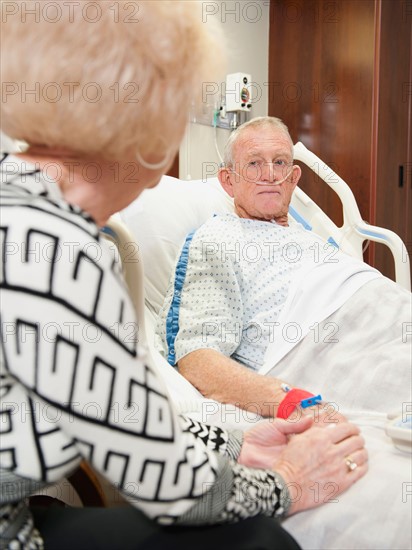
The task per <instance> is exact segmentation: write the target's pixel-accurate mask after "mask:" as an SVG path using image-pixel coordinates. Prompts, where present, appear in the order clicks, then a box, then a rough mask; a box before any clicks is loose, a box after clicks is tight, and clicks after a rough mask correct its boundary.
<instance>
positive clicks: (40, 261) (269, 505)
mask: <svg viewBox="0 0 412 550" xmlns="http://www.w3.org/2000/svg"><path fill="white" fill-rule="evenodd" d="M0 159H1V160H0V162H1V165H0V168H1V195H2V197H1V201H2V203H1V223H0V235H1V259H2V263H1V275H0V278H1V281H0V282H1V331H2V338H1V343H2V355H1V371H0V376H1V379H0V382H1V389H0V395H1V407H0V468H1V473H2V477H1V492H0V506H2V507H1V508H0V537H1V540H2V545H4V546H5V547H7V545H8V544H11V542H12V541H14V542H13V544H14V546H13V548H17V547H19V546H18V545H19V544H20V547H22V548H23V547H29V545H30V547H41V544H42V542H41V536H39V535H38V533H37V532H36V530H35V529H34V528H33V525H32V521H31V518H30V513H29V511H28V510H27V509H26V508H25V506H24V498H25V497H26V496H28V495H29V494H30V493H31V492H33V491H34V490H35V489H38V488H39V487H41V486H44V485H47V484H49V483H53V482H56V481H57V480H59V479H61V478H63V477H65V476H66V475H67V474H69V473H70V472H72V471H73V470H74V469H75V468H76V467H77V466H78V464H79V463H80V461H81V460H82V459H86V460H88V461H89V462H90V463H91V464H92V466H93V467H94V468H95V469H96V470H97V471H99V472H101V473H102V474H103V475H104V476H105V477H106V478H107V479H109V480H110V481H111V482H112V483H113V484H115V485H116V486H117V487H118V488H119V489H120V491H121V492H122V493H123V494H124V496H125V497H126V498H127V499H128V500H130V502H131V503H132V504H133V505H135V506H137V507H138V508H139V509H141V510H142V511H143V512H144V513H145V514H146V515H147V516H149V517H151V518H153V519H155V520H156V521H158V522H160V523H163V524H171V523H181V524H191V523H192V524H193V523H198V524H199V523H212V522H226V521H236V520H238V519H240V518H246V517H250V516H254V515H256V514H259V513H262V514H265V515H269V516H281V515H282V514H283V513H284V512H285V510H286V508H287V506H288V503H289V493H288V490H287V487H285V484H284V482H283V480H282V479H281V477H280V476H278V475H277V474H275V473H273V472H269V471H264V470H253V469H248V468H245V467H243V466H241V465H238V464H237V463H236V462H235V460H236V458H237V456H238V454H239V452H240V446H241V434H240V432H238V433H237V432H233V433H228V432H226V431H225V430H222V429H220V428H215V427H209V426H206V425H201V424H199V423H198V422H194V421H192V420H190V419H189V418H185V417H183V416H179V415H178V414H176V412H175V410H174V408H173V405H172V404H171V402H170V401H169V398H168V396H167V393H166V391H165V388H164V384H163V382H162V380H161V378H159V376H158V375H157V372H156V370H155V368H153V367H152V366H151V365H150V364H149V362H148V360H147V357H146V356H145V352H144V348H143V347H142V346H139V345H138V324H137V323H136V319H135V314H134V309H133V305H132V303H131V300H130V298H129V296H128V293H127V289H126V286H125V283H124V281H123V278H122V276H121V274H120V272H119V268H118V266H117V264H116V263H115V262H114V260H113V255H112V254H111V253H110V250H109V249H108V248H107V244H106V243H105V242H104V240H102V238H101V236H100V234H99V228H98V227H97V226H96V224H95V223H94V221H93V220H92V219H91V218H90V217H89V216H88V215H87V214H85V213H84V212H83V211H81V210H80V209H79V208H77V207H73V206H71V205H69V204H68V203H67V202H65V201H64V199H63V197H62V195H61V193H60V190H59V188H58V186H57V185H56V183H55V182H54V181H52V180H51V179H50V178H49V177H48V176H47V173H45V172H40V170H38V169H36V166H33V165H31V164H28V163H26V162H24V161H23V160H21V159H19V158H18V157H15V156H11V155H8V154H6V153H2V155H1V157H0ZM251 487H253V491H252V493H250V491H251ZM25 545H26V546H25ZM36 545H37V546H36Z"/></svg>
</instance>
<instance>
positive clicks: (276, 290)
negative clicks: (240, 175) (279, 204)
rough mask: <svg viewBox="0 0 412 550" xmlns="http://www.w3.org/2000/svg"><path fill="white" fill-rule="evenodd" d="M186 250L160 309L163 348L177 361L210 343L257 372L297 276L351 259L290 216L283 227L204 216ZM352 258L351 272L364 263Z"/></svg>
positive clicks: (247, 220) (160, 335) (165, 352)
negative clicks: (180, 286)
mask: <svg viewBox="0 0 412 550" xmlns="http://www.w3.org/2000/svg"><path fill="white" fill-rule="evenodd" d="M186 248H187V250H186V251H185V247H184V249H183V252H182V254H181V255H180V259H179V262H178V265H177V269H176V274H175V275H174V276H173V277H172V280H171V282H170V285H169V289H168V292H167V296H166V300H165V303H164V306H163V308H162V310H161V312H160V315H159V320H158V327H157V334H158V337H159V338H158V345H159V347H160V349H161V351H162V353H164V355H165V356H166V357H168V358H169V359H168V360H169V362H170V363H172V364H176V363H177V362H178V361H179V359H181V358H182V357H184V356H185V355H187V354H188V353H190V352H192V351H195V350H197V349H202V348H211V349H214V350H217V351H220V352H221V353H223V354H224V355H226V356H231V357H232V358H233V359H235V360H236V361H239V362H240V363H243V364H245V365H247V366H249V367H251V368H252V369H254V370H257V369H258V368H259V367H260V365H262V363H263V359H264V356H265V352H266V348H267V346H268V343H269V342H271V341H272V340H273V335H274V329H275V327H276V325H277V324H279V323H278V319H279V316H280V314H281V312H282V309H283V308H284V306H285V304H286V303H287V299H288V294H289V291H290V289H291V287H293V284H294V282H296V280H299V278H302V277H303V278H304V277H305V274H306V273H309V272H313V268H314V267H316V266H319V265H321V264H325V263H329V264H331V266H329V267H332V268H333V265H336V270H339V269H340V267H341V265H342V263H347V261H348V259H349V257H348V256H346V255H345V254H342V253H341V252H339V251H338V249H337V248H336V247H335V246H333V245H332V244H330V243H327V242H325V241H324V240H323V239H321V238H320V237H319V236H318V235H316V234H314V233H313V232H310V231H307V230H305V229H304V228H303V227H302V226H301V225H300V224H298V223H296V222H294V221H292V222H291V223H290V225H289V226H288V227H284V226H281V225H278V224H276V223H272V222H265V221H256V220H249V219H243V218H239V217H237V216H236V215H234V214H226V215H222V216H215V217H214V218H212V219H210V220H209V221H207V222H206V223H205V224H204V225H202V226H201V227H200V228H199V229H198V230H197V231H196V232H195V233H194V235H193V237H192V239H191V242H189V241H187V243H186ZM187 252H188V255H187V258H186V259H185V254H186V253H187ZM185 262H186V263H187V266H186V272H185V273H184V270H183V274H182V271H181V268H182V266H183V267H184V265H185ZM350 262H354V266H355V267H354V272H355V273H356V271H357V270H359V265H362V266H365V264H363V263H361V262H359V261H357V260H353V259H350ZM365 267H366V266H365ZM362 269H363V268H361V270H362ZM183 278H184V282H183V284H182V289H181V291H180V290H179V281H180V282H181V283H182V281H183ZM171 306H172V309H174V310H175V313H174V319H172V315H171ZM171 324H172V325H174V331H175V334H174V335H173V334H172V333H173V330H171V328H170V326H171Z"/></svg>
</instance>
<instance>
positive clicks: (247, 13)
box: [179, 0, 269, 179]
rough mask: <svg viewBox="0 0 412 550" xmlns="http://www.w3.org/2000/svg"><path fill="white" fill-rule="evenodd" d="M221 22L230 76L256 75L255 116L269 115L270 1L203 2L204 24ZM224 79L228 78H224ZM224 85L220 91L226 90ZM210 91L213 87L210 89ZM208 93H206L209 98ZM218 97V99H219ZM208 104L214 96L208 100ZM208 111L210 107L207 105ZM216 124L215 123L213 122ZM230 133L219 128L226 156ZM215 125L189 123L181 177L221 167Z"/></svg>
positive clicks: (209, 172)
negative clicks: (217, 151)
mask: <svg viewBox="0 0 412 550" xmlns="http://www.w3.org/2000/svg"><path fill="white" fill-rule="evenodd" d="M213 19H214V20H216V19H217V20H218V21H219V23H220V24H221V25H222V28H223V31H224V34H225V37H226V39H227V48H228V55H227V67H226V72H227V73H237V72H245V73H248V74H250V75H251V76H252V81H253V86H252V93H254V92H256V97H255V99H253V97H252V102H253V107H252V112H251V115H250V116H251V117H254V116H263V115H267V114H268V92H267V86H265V83H267V82H268V80H269V79H268V74H269V61H268V58H269V0H254V1H252V0H251V1H249V0H240V1H239V0H237V1H235V0H226V1H222V0H216V1H210V2H207V1H203V2H202V20H203V22H204V24H206V25H207V24H208V22H210V21H212V20H213ZM222 80H224V78H223V79H222ZM222 84H223V83H222V82H219V83H216V88H217V89H219V90H221V89H222ZM209 89H210V88H209ZM207 95H208V94H206V96H207ZM216 97H217V96H216ZM203 99H204V102H206V100H207V101H210V97H204V98H203ZM203 107H204V110H205V111H208V109H207V107H209V108H210V105H209V106H207V105H203ZM211 123H212V120H211ZM228 135H229V130H225V129H221V128H218V129H217V143H218V147H219V150H220V152H221V153H223V148H224V144H225V143H226V140H227V137H228ZM214 138H215V129H214V128H213V127H212V125H211V126H210V127H209V126H206V125H203V124H199V123H189V125H188V129H187V132H186V136H185V138H184V140H183V143H182V146H181V148H180V162H179V176H180V178H181V179H200V178H203V177H205V176H206V175H207V176H209V177H210V176H213V175H215V174H213V171H215V172H216V169H217V166H218V164H219V158H218V155H217V153H216V150H215V144H214Z"/></svg>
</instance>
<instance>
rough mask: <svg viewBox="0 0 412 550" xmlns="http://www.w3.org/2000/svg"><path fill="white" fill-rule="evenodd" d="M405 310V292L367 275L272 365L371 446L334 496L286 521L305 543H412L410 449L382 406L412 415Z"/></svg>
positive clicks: (411, 328) (409, 329)
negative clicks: (354, 475)
mask: <svg viewBox="0 0 412 550" xmlns="http://www.w3.org/2000/svg"><path fill="white" fill-rule="evenodd" d="M395 304H398V306H397V307H394V305H395ZM401 304H402V305H401ZM375 306H376V307H375ZM411 309H412V305H411V294H410V293H409V292H407V291H405V290H403V289H401V288H400V287H399V286H398V285H395V284H394V283H392V282H391V281H389V280H388V279H383V280H376V281H373V282H370V283H368V284H367V285H365V286H364V287H362V288H361V289H360V290H359V291H358V292H357V293H356V294H355V295H354V296H353V297H352V299H351V300H350V301H349V302H348V303H347V304H345V306H343V307H342V308H341V309H340V310H338V311H337V312H336V313H334V314H333V315H331V316H330V317H329V318H328V319H326V320H325V321H323V322H322V323H320V324H319V327H317V329H316V331H315V330H313V331H312V332H311V333H309V334H308V336H307V337H306V338H305V339H304V340H303V341H302V342H301V343H300V344H298V345H297V346H296V347H295V348H294V349H293V350H292V351H291V352H290V353H289V354H288V355H287V356H286V357H285V358H284V359H282V360H281V361H280V363H278V364H277V365H276V366H275V367H274V368H272V370H271V371H270V374H272V375H273V376H277V377H279V378H282V379H284V380H287V381H288V382H290V383H291V384H292V385H296V386H298V387H302V388H305V389H308V390H311V391H313V393H320V394H321V395H322V396H323V397H324V399H325V400H327V401H331V402H335V403H336V404H337V406H338V408H339V411H340V412H342V413H343V414H345V415H346V416H348V417H349V419H350V420H352V421H354V422H355V423H356V424H358V425H359V426H360V428H361V430H362V434H363V436H364V437H365V439H366V446H367V448H368V451H369V472H368V473H367V475H366V476H365V477H364V478H363V479H361V480H360V481H359V482H358V483H357V484H356V485H355V486H353V487H352V488H351V489H350V490H349V491H347V492H346V493H344V494H342V495H341V496H339V497H338V499H337V500H338V502H336V503H329V504H325V505H323V506H321V507H319V508H315V509H313V510H309V511H307V512H304V513H302V514H298V515H296V516H294V517H291V518H288V519H287V520H286V521H285V522H284V526H285V528H286V529H287V530H288V531H289V532H290V533H291V534H292V535H293V536H294V537H295V538H296V539H297V541H298V542H299V543H300V544H301V546H302V547H303V548H304V549H305V550H310V549H313V550H315V549H316V550H318V549H327V550H331V549H336V550H342V549H345V550H346V549H355V548H356V549H359V550H360V549H362V550H363V549H371V550H372V549H373V550H384V549H385V550H387V549H391V550H392V549H396V550H398V549H399V550H404V549H410V548H411V547H412V527H411V517H412V458H411V457H412V455H411V454H408V453H405V452H402V451H399V450H397V449H396V448H395V447H394V445H393V443H392V440H391V438H389V437H388V436H387V435H386V433H385V426H386V423H387V419H386V413H388V412H396V411H399V412H401V411H402V410H403V412H404V416H405V417H407V416H408V415H409V418H411V415H412V407H411V388H412V382H411V339H412V324H411ZM334 340H337V341H334Z"/></svg>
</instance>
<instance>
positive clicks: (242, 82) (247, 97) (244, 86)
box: [226, 73, 252, 112]
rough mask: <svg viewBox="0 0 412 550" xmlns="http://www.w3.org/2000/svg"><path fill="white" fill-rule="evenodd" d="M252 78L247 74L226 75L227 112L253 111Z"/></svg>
mask: <svg viewBox="0 0 412 550" xmlns="http://www.w3.org/2000/svg"><path fill="white" fill-rule="evenodd" d="M251 83H252V77H251V76H250V74H246V73H232V74H228V75H226V111H227V112H232V111H246V112H248V111H250V110H251V109H252V89H251Z"/></svg>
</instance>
